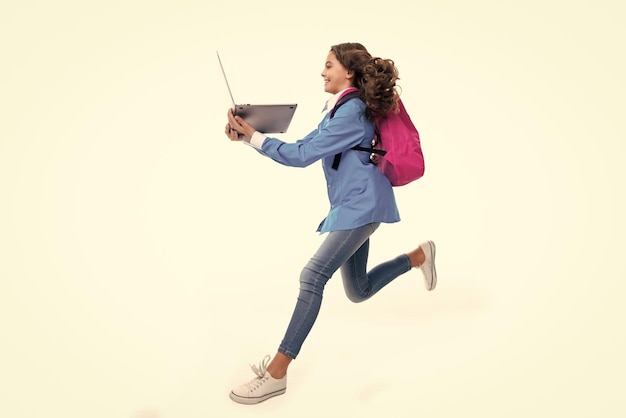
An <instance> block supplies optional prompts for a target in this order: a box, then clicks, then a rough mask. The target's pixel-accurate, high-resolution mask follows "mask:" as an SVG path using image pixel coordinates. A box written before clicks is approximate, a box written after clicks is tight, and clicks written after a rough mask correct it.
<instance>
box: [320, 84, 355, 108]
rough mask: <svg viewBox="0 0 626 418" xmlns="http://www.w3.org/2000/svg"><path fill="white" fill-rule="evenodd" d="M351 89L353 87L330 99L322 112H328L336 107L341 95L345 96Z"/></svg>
mask: <svg viewBox="0 0 626 418" xmlns="http://www.w3.org/2000/svg"><path fill="white" fill-rule="evenodd" d="M351 88H353V87H348V88H347V89H343V90H341V91H340V92H339V93H336V94H334V95H333V96H332V97H331V98H330V99H328V101H327V102H326V104H325V105H324V108H323V109H322V112H328V111H329V110H330V109H332V108H333V107H335V105H336V104H337V102H338V101H339V98H340V97H341V95H342V94H344V93H345V91H346V90H348V89H351Z"/></svg>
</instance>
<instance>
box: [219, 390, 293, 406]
mask: <svg viewBox="0 0 626 418" xmlns="http://www.w3.org/2000/svg"><path fill="white" fill-rule="evenodd" d="M285 392H287V388H285V389H280V390H277V391H275V392H272V393H268V394H267V395H263V396H259V397H254V398H246V397H243V396H239V395H236V394H235V393H234V392H230V399H232V400H233V401H235V402H237V403H240V404H244V405H256V404H258V403H261V402H263V401H266V400H268V399H270V398H273V397H274V396H278V395H282V394H284V393H285Z"/></svg>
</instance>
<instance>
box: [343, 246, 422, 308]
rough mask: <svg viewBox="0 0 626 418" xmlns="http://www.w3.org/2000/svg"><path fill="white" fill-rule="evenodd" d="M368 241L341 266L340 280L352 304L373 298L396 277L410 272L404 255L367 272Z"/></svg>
mask: <svg viewBox="0 0 626 418" xmlns="http://www.w3.org/2000/svg"><path fill="white" fill-rule="evenodd" d="M368 255H369V239H368V240H367V241H365V242H364V243H363V245H362V246H361V247H360V248H359V249H358V250H357V251H356V252H355V253H354V255H353V256H352V257H350V258H349V259H348V260H347V261H346V262H345V263H344V264H343V265H342V266H341V278H342V280H343V288H344V290H345V292H346V296H348V299H350V300H351V301H352V302H355V303H358V302H363V301H365V300H367V299H369V298H370V297H372V296H374V295H375V294H376V293H377V292H378V291H379V290H380V289H382V288H383V287H385V286H387V285H388V284H389V283H390V282H391V281H393V280H394V279H396V278H397V277H398V276H400V275H402V274H404V273H406V272H408V271H410V270H411V260H410V258H409V257H408V256H407V255H406V254H402V255H399V256H398V257H396V258H394V259H392V260H389V261H386V262H384V263H381V264H379V265H377V266H376V267H374V268H372V269H371V270H370V271H369V272H368V271H367V258H368Z"/></svg>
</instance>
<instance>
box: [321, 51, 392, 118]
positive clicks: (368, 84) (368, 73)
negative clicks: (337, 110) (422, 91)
mask: <svg viewBox="0 0 626 418" xmlns="http://www.w3.org/2000/svg"><path fill="white" fill-rule="evenodd" d="M330 50H331V51H332V52H334V54H335V56H336V57H337V60H338V61H339V62H340V63H341V65H343V66H344V67H345V68H346V69H347V70H349V71H353V72H354V87H356V88H358V89H359V91H360V97H361V100H363V102H364V103H365V106H366V107H367V111H366V113H367V116H368V117H370V118H372V117H377V116H380V115H384V114H385V113H387V112H388V111H390V110H394V111H395V110H397V108H398V97H399V96H398V92H397V91H396V81H397V80H399V79H400V77H399V76H398V69H397V68H396V66H395V63H394V62H393V61H392V60H390V59H383V58H378V57H372V55H370V53H369V52H368V51H367V49H366V48H365V47H364V46H363V45H361V44H360V43H356V42H347V43H342V44H338V45H333V46H332V47H331V48H330Z"/></svg>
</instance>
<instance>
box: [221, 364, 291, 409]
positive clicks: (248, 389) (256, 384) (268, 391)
mask: <svg viewBox="0 0 626 418" xmlns="http://www.w3.org/2000/svg"><path fill="white" fill-rule="evenodd" d="M270 358H271V357H270V356H269V355H268V356H265V358H264V359H263V361H262V362H261V363H259V367H257V366H254V365H250V367H251V368H252V371H253V372H254V374H256V376H257V377H255V378H254V379H252V380H250V381H249V382H248V383H244V384H243V385H241V386H239V387H237V388H235V389H233V390H232V391H231V392H230V399H232V400H233V401H235V402H237V403H242V404H246V405H253V404H257V403H260V402H263V401H265V400H267V399H269V398H271V397H273V396H278V395H282V394H283V393H285V392H286V391H287V376H285V377H283V378H282V379H274V378H273V377H272V375H270V374H269V372H268V371H267V364H268V363H269V361H270Z"/></svg>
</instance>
